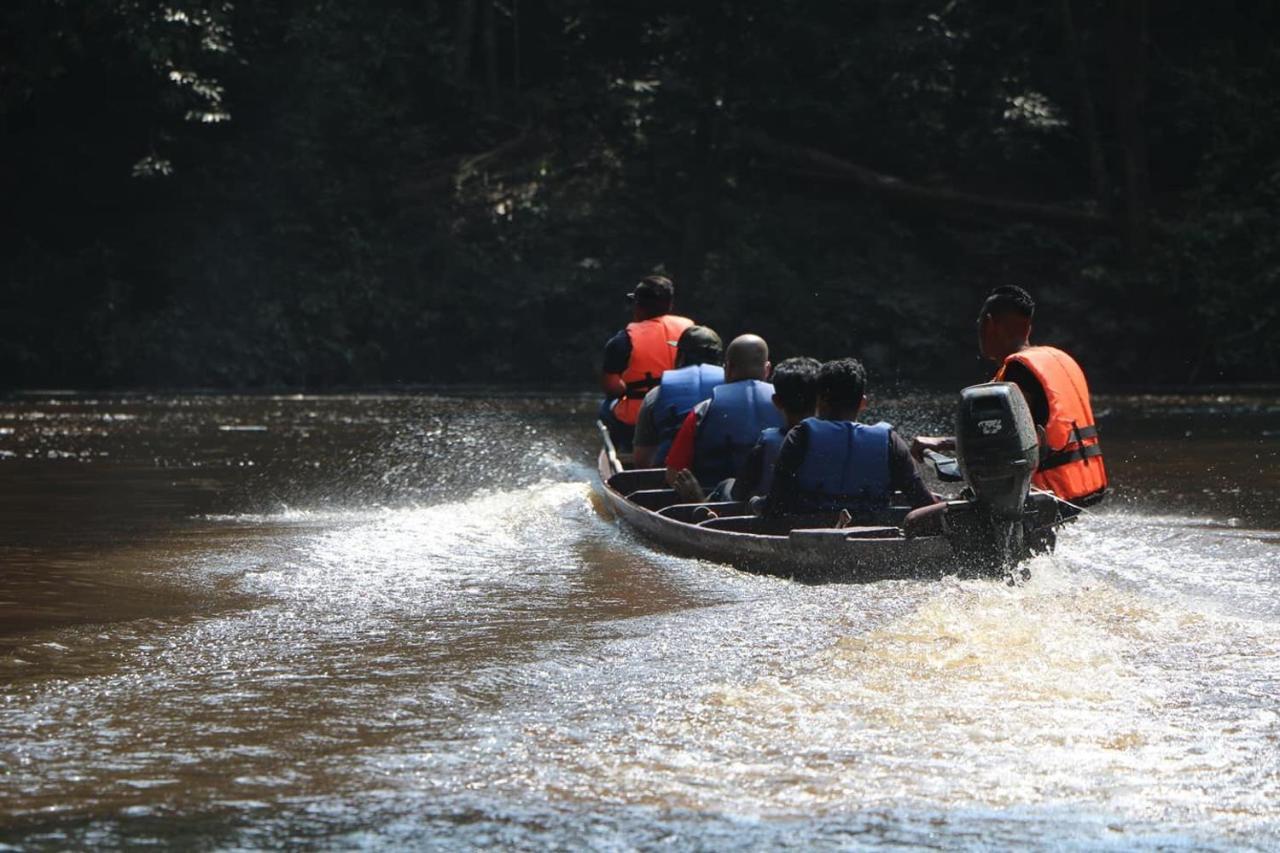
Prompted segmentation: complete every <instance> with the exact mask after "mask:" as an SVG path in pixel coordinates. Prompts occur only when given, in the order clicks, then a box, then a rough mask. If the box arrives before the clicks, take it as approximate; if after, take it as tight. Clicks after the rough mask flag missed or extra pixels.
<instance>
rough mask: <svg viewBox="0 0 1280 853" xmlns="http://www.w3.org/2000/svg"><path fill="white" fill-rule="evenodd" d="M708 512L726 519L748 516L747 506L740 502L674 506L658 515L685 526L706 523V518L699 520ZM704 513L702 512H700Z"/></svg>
mask: <svg viewBox="0 0 1280 853" xmlns="http://www.w3.org/2000/svg"><path fill="white" fill-rule="evenodd" d="M706 510H710V511H711V512H714V513H715V514H716V515H717V516H719V517H721V518H724V517H726V516H732V515H747V514H748V513H747V505H746V504H745V503H742V502H740V501H725V502H723V503H701V504H673V505H671V506H669V507H666V508H664V509H662V510H659V512H658V515H661V516H665V517H666V518H674V519H675V520H676V521H683V522H684V523H685V524H697V523H698V522H699V521H705V520H706V519H705V518H699V515H700V514H703V513H704V512H705V511H706ZM700 511H702V512H700Z"/></svg>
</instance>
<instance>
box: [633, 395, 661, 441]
mask: <svg viewBox="0 0 1280 853" xmlns="http://www.w3.org/2000/svg"><path fill="white" fill-rule="evenodd" d="M660 387H661V386H655V387H653V388H650V389H649V393H647V394H645V395H644V402H643V403H641V404H640V413H639V414H637V415H636V436H635V438H634V439H633V440H632V442H631V443H632V444H633V445H634V446H636V447H657V446H658V444H659V442H661V441H662V436H660V435H659V434H658V425H657V423H655V422H654V420H653V410H654V409H655V408H657V405H658V388H660Z"/></svg>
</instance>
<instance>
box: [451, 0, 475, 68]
mask: <svg viewBox="0 0 1280 853" xmlns="http://www.w3.org/2000/svg"><path fill="white" fill-rule="evenodd" d="M475 27H476V0H458V28H457V30H456V31H455V32H454V43H453V79H454V80H456V81H457V82H458V83H465V82H466V81H467V78H468V77H470V76H471V44H472V42H474V41H475Z"/></svg>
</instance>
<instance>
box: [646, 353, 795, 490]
mask: <svg viewBox="0 0 1280 853" xmlns="http://www.w3.org/2000/svg"><path fill="white" fill-rule="evenodd" d="M724 373H725V384H723V385H719V386H717V387H716V388H715V389H714V390H713V391H712V392H711V399H710V400H707V401H706V402H704V403H700V404H698V405H697V406H694V408H693V411H691V412H689V415H688V416H687V417H686V418H685V420H684V423H683V424H681V426H680V430H679V432H677V433H676V437H675V439H674V440H673V441H672V443H671V450H670V452H669V453H668V454H667V482H668V483H670V484H671V486H672V487H673V488H675V489H676V490H677V491H678V492H680V494H681V496H682V497H684V498H685V499H686V500H700V499H701V496H700V494H699V492H700V491H705V490H710V489H712V488H714V487H716V486H717V485H718V484H721V483H723V482H724V481H725V480H728V479H731V478H733V477H736V476H738V475H739V474H740V473H742V469H743V467H744V465H745V464H746V460H747V454H748V453H750V452H751V448H753V447H755V444H756V441H757V439H759V438H760V433H761V432H762V431H763V430H765V429H768V428H769V427H781V426H782V425H783V420H782V415H781V414H780V413H779V412H778V410H777V408H776V407H775V406H774V405H773V390H774V389H773V386H772V385H770V384H769V383H768V382H766V381H764V380H765V377H767V376H768V375H769V346H768V344H766V343H765V342H764V339H763V338H761V337H759V336H758V335H740V336H738V337H736V338H734V339H733V341H732V342H730V344H729V348H728V349H727V350H726V351H725V369H724ZM726 490H727V486H726Z"/></svg>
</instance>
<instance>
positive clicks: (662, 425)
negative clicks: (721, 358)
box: [653, 364, 724, 468]
mask: <svg viewBox="0 0 1280 853" xmlns="http://www.w3.org/2000/svg"><path fill="white" fill-rule="evenodd" d="M723 384H724V368H723V367H720V366H719V365H715V364H691V365H689V366H688V367H681V368H677V369H676V370H668V371H667V372H666V373H664V374H662V384H661V385H659V386H658V400H657V403H656V404H655V405H654V407H653V423H654V426H656V427H657V428H658V439H659V440H658V452H657V455H655V456H654V459H653V464H654V466H655V467H659V468H660V467H662V466H663V465H665V464H666V461H667V452H668V451H670V450H671V442H673V441H675V438H676V433H677V432H679V431H680V425H681V424H682V423H684V419H685V418H686V417H688V415H689V412H691V411H693V407H694V406H696V405H698V404H699V403H701V402H702V401H703V400H710V399H711V389H713V388H715V387H716V386H717V385H723Z"/></svg>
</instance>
